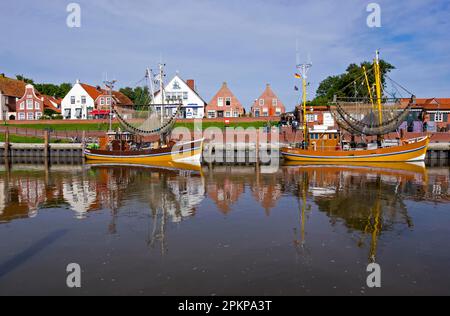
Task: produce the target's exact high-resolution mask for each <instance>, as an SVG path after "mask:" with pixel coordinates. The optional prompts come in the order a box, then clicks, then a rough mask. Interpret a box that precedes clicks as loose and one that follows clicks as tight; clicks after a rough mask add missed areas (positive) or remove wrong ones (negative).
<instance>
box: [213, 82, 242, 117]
mask: <svg viewBox="0 0 450 316" xmlns="http://www.w3.org/2000/svg"><path fill="white" fill-rule="evenodd" d="M219 98H223V99H224V100H223V106H222V107H219V104H218V99H219ZM226 98H231V108H232V109H233V110H236V109H237V110H239V112H240V113H239V114H241V115H242V114H243V112H244V108H243V106H242V104H241V102H239V100H238V98H236V96H235V95H234V94H233V92H232V91H231V90H230V88H228V85H227V83H226V82H224V83H223V84H222V87H221V88H220V90H219V91H218V92H217V93H216V95H215V96H214V97H213V98H212V99H211V101H210V102H209V103H208V105H207V106H206V107H207V110H224V109H226V108H227V107H226V106H225V101H226V100H225V99H226Z"/></svg>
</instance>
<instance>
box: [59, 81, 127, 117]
mask: <svg viewBox="0 0 450 316" xmlns="http://www.w3.org/2000/svg"><path fill="white" fill-rule="evenodd" d="M111 94H112V98H111V97H110V91H109V90H108V89H102V88H101V87H99V86H97V87H94V86H91V85H88V84H85V83H80V81H79V80H77V82H76V83H75V85H74V86H73V87H72V89H71V90H70V91H69V93H68V94H67V95H66V96H65V97H64V99H63V101H62V103H61V109H62V111H61V114H62V115H63V117H64V119H66V120H86V119H95V118H107V117H108V116H109V114H110V107H111V103H112V106H121V107H130V106H132V105H133V102H132V101H131V100H130V99H129V98H128V97H127V96H125V95H124V94H123V93H121V92H118V91H112V93H111Z"/></svg>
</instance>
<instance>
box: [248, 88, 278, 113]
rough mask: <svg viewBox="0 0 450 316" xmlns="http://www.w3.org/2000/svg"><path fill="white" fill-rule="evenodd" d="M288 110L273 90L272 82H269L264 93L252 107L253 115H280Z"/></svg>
mask: <svg viewBox="0 0 450 316" xmlns="http://www.w3.org/2000/svg"><path fill="white" fill-rule="evenodd" d="M285 112H286V108H285V106H284V105H283V103H282V102H281V100H280V99H279V98H278V97H277V95H276V94H275V93H274V92H273V90H272V88H271V87H270V84H267V86H266V90H264V92H263V94H262V95H261V96H260V97H259V98H258V99H256V100H255V102H254V103H253V106H252V108H251V114H252V116H253V117H269V116H280V115H281V114H283V113H285Z"/></svg>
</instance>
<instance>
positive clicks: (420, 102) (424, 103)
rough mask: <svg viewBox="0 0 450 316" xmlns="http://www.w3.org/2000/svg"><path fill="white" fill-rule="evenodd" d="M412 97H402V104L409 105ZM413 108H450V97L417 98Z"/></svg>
mask: <svg viewBox="0 0 450 316" xmlns="http://www.w3.org/2000/svg"><path fill="white" fill-rule="evenodd" d="M409 101H410V99H402V100H401V102H402V104H405V105H407V104H408V102H409ZM413 109H424V110H431V111H433V110H449V109H450V98H417V99H416V104H414V105H413Z"/></svg>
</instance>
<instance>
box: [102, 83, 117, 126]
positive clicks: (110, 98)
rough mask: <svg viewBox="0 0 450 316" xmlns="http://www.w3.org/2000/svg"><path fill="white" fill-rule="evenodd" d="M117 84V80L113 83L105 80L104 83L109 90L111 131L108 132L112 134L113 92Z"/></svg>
mask: <svg viewBox="0 0 450 316" xmlns="http://www.w3.org/2000/svg"><path fill="white" fill-rule="evenodd" d="M116 82H117V80H112V81H107V80H105V81H104V82H103V83H104V84H105V86H106V87H107V88H108V89H109V129H108V132H112V131H113V130H112V116H113V113H112V102H113V99H112V90H113V88H114V84H115V83H116Z"/></svg>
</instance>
